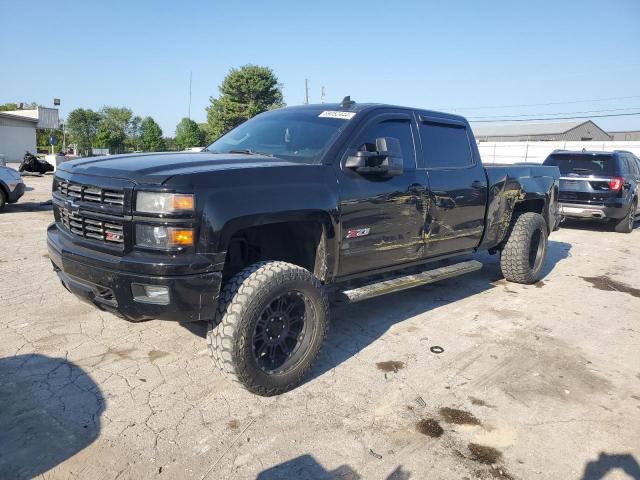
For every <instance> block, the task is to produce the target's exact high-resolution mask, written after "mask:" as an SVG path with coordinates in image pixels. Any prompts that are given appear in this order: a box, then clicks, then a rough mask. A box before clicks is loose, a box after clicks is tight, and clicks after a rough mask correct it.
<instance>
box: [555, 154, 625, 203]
mask: <svg viewBox="0 0 640 480" xmlns="http://www.w3.org/2000/svg"><path fill="white" fill-rule="evenodd" d="M544 165H550V166H556V167H558V169H559V170H560V195H559V201H560V202H561V203H573V204H578V205H604V202H605V201H607V200H608V199H610V198H613V197H616V196H618V195H619V193H620V189H619V188H618V189H616V185H615V183H612V182H613V181H614V179H615V178H619V177H620V176H621V165H619V164H618V159H617V158H616V157H615V156H614V155H612V154H597V153H571V154H566V153H559V154H551V155H550V156H549V157H548V158H547V159H546V160H545V161H544Z"/></svg>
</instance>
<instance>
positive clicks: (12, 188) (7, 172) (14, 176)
mask: <svg viewBox="0 0 640 480" xmlns="http://www.w3.org/2000/svg"><path fill="white" fill-rule="evenodd" d="M23 194H24V182H23V181H22V177H21V176H20V174H19V173H18V172H17V171H15V170H14V169H13V168H9V167H3V166H0V211H2V210H3V209H4V206H5V205H6V204H7V203H15V202H17V201H18V199H19V198H20V197H21V196H22V195H23Z"/></svg>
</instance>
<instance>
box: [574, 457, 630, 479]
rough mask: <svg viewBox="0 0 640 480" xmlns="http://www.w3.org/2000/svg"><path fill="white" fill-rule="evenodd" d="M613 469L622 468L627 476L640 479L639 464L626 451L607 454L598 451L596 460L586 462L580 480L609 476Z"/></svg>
mask: <svg viewBox="0 0 640 480" xmlns="http://www.w3.org/2000/svg"><path fill="white" fill-rule="evenodd" d="M613 470H622V471H623V472H625V473H626V474H627V475H628V476H629V478H631V479H633V480H640V465H638V462H637V461H636V459H635V458H634V457H633V455H630V454H628V453H622V454H608V453H604V452H600V455H599V456H598V459H597V460H593V461H591V462H589V463H587V464H586V465H585V467H584V472H583V474H582V477H581V480H599V479H603V478H605V477H608V476H609V473H610V472H611V471H613Z"/></svg>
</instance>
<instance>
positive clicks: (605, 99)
mask: <svg viewBox="0 0 640 480" xmlns="http://www.w3.org/2000/svg"><path fill="white" fill-rule="evenodd" d="M632 98H640V95H631V96H627V97H608V98H594V99H591V100H569V101H566V102H547V103H523V104H520V105H485V106H481V107H449V108H445V109H444V110H482V109H491V108H519V107H542V106H547V105H570V104H574V103H590V102H608V101H612V100H630V99H632Z"/></svg>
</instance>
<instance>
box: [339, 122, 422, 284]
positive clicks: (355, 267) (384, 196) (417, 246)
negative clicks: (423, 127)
mask: <svg viewBox="0 0 640 480" xmlns="http://www.w3.org/2000/svg"><path fill="white" fill-rule="evenodd" d="M381 137H392V138H396V139H398V140H399V141H400V145H401V149H402V158H403V173H402V174H400V175H397V176H393V177H384V176H380V175H379V174H360V173H357V172H355V171H354V170H351V169H348V168H345V167H344V163H345V160H346V156H347V155H348V154H349V152H354V151H357V150H367V149H371V148H372V146H373V148H375V147H374V146H375V144H376V139H377V138H381ZM416 140H417V132H416V125H415V120H414V119H413V116H412V115H410V114H409V112H405V111H401V110H398V111H392V110H390V111H387V113H378V114H374V116H373V118H370V119H369V120H368V121H365V123H364V126H363V127H361V128H360V130H359V131H356V132H355V133H354V135H353V136H352V138H351V140H350V141H349V142H348V147H347V149H346V152H345V154H344V155H343V158H342V159H341V162H340V165H339V166H338V167H337V168H338V172H337V175H338V183H339V191H340V220H341V225H342V232H341V237H342V238H341V242H340V272H339V275H340V276H345V275H350V274H354V273H359V272H365V271H369V270H375V269H377V268H382V267H386V266H390V265H397V264H401V263H405V262H411V261H415V260H418V259H420V258H421V257H422V255H423V246H424V242H423V238H422V233H423V231H422V228H423V225H424V217H425V208H426V202H427V195H426V193H427V188H426V186H427V177H426V174H425V172H424V171H418V170H416V148H415V141H416Z"/></svg>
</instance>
